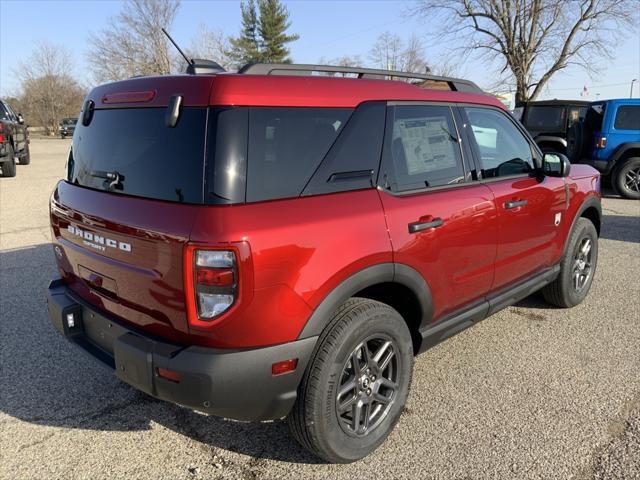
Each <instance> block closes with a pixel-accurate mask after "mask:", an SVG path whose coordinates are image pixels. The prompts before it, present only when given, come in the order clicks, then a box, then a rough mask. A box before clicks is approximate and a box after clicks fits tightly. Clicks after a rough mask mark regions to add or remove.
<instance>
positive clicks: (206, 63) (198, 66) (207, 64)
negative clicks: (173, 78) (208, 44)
mask: <svg viewBox="0 0 640 480" xmlns="http://www.w3.org/2000/svg"><path fill="white" fill-rule="evenodd" d="M162 33H164V34H165V35H166V36H167V38H168V39H169V40H171V43H173V46H174V47H176V49H177V50H178V52H180V55H182V58H184V59H185V60H186V61H187V73H188V74H190V75H207V74H208V75H214V74H217V73H222V72H224V71H225V69H224V68H222V67H221V66H220V65H219V64H217V63H216V62H214V61H212V60H204V59H199V58H198V59H193V58H192V59H191V60H189V58H188V57H187V55H186V54H185V53H184V52H183V51H182V49H181V48H180V47H179V46H178V44H177V43H176V42H175V40H174V39H173V38H171V35H169V32H167V31H166V30H165V29H164V28H163V29H162Z"/></svg>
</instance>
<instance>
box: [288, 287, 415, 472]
mask: <svg viewBox="0 0 640 480" xmlns="http://www.w3.org/2000/svg"><path fill="white" fill-rule="evenodd" d="M386 342H391V343H390V344H388V345H387V346H386V350H383V349H381V347H382V345H386ZM364 345H366V346H367V348H368V349H369V350H368V351H370V350H374V352H375V353H380V352H382V353H381V357H382V358H380V359H379V360H380V364H383V365H382V366H383V369H382V373H381V374H380V372H379V371H378V370H377V367H376V368H374V366H373V365H374V364H372V363H369V364H366V363H364V362H363V360H362V358H360V357H359V355H362V356H364V353H363V348H362V347H363V346H364ZM387 357H389V358H388V359H387ZM369 358H370V359H371V360H375V356H374V355H373V354H370V355H369ZM354 362H355V363H354ZM385 363H386V366H385V365H384V364H385ZM356 364H357V367H358V368H357V372H356ZM380 364H376V365H378V366H380ZM367 372H368V373H367ZM412 373H413V344H412V341H411V335H410V333H409V329H408V328H407V325H406V323H405V322H404V320H403V319H402V317H401V316H400V314H399V313H398V312H397V311H396V310H394V309H393V308H391V307H390V306H388V305H385V304H384V303H380V302H376V301H373V300H368V299H364V298H352V299H350V300H348V301H347V302H345V303H344V304H343V305H342V306H341V307H340V308H339V309H338V311H337V312H336V313H335V314H334V316H333V318H332V319H331V322H330V323H329V325H328V326H327V327H326V328H325V330H324V331H323V333H322V335H321V336H320V338H319V339H318V344H317V345H316V348H315V350H314V353H313V355H312V357H311V360H310V362H309V365H308V367H307V370H306V371H305V374H304V376H303V378H302V382H301V383H300V386H299V388H298V398H297V400H296V403H295V405H294V407H293V410H292V411H291V413H290V414H289V417H288V423H289V427H290V429H291V432H292V434H293V436H294V437H295V438H296V440H298V442H300V444H301V445H302V446H303V447H305V448H306V449H307V450H309V451H310V452H312V453H313V454H315V455H317V456H318V457H320V458H322V459H323V460H325V461H327V462H331V463H350V462H353V461H356V460H359V459H361V458H363V457H365V456H367V455H368V454H369V453H371V452H373V451H374V450H375V449H376V448H378V447H379V446H380V445H381V444H382V443H383V442H384V441H385V440H386V438H387V436H388V435H389V433H390V432H391V431H392V430H393V428H394V427H395V425H396V423H397V422H398V419H399V418H400V414H401V413H402V410H403V408H404V405H405V402H406V400H407V396H408V393H409V387H410V384H411V375H412ZM376 375H377V376H376ZM390 378H391V379H393V380H395V382H391V381H387V380H389V379H390ZM391 383H394V384H395V385H396V388H395V389H391V387H385V386H384V385H386V384H391ZM350 385H353V386H352V387H351V389H349V386H350ZM340 390H345V393H344V394H339V392H340ZM389 390H391V392H390V391H389ZM387 397H388V398H387ZM338 398H340V399H341V403H342V405H350V406H351V407H347V408H345V409H344V411H343V412H342V413H339V411H338ZM345 399H347V400H345ZM378 399H384V401H387V402H388V403H386V404H385V403H380V401H379V400H378ZM365 402H371V403H370V404H368V405H370V406H369V407H366V406H362V407H360V408H359V407H358V406H360V405H363V404H365ZM358 410H359V411H360V412H361V413H360V416H359V417H358V416H357V415H356V411H358ZM362 413H364V415H365V417H362ZM376 415H377V416H376ZM358 418H367V419H368V421H370V422H371V423H370V424H369V428H367V427H366V426H365V422H364V421H363V422H360V421H359V420H358ZM355 425H357V428H358V429H359V430H360V431H359V432H356V431H355V429H354V428H353V427H354V426H355Z"/></svg>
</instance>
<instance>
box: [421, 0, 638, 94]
mask: <svg viewBox="0 0 640 480" xmlns="http://www.w3.org/2000/svg"><path fill="white" fill-rule="evenodd" d="M420 3H421V4H420V6H419V9H418V11H419V12H420V13H422V14H423V15H425V16H427V15H428V16H429V17H431V18H433V17H434V14H437V13H439V14H441V20H443V21H442V24H443V25H446V27H445V28H447V31H444V30H443V31H442V33H443V35H444V38H447V37H449V38H451V37H452V36H455V37H456V38H458V39H463V41H464V43H465V44H466V47H467V48H466V50H467V53H469V51H471V50H474V49H478V51H481V52H483V53H485V54H488V56H489V57H490V58H492V59H498V60H500V61H501V62H502V63H503V65H502V68H501V72H500V73H501V74H505V73H507V74H508V75H509V77H510V81H511V82H513V83H515V86H516V101H517V102H524V101H527V100H534V99H535V98H536V97H537V96H538V95H539V94H540V92H542V90H543V89H544V87H545V85H546V84H547V82H548V81H549V79H550V78H551V77H552V76H553V75H554V74H556V73H557V72H559V71H561V70H563V69H565V68H567V67H568V66H570V65H578V66H580V67H583V68H585V69H586V70H588V71H593V69H594V68H595V67H596V66H597V64H600V63H601V62H600V61H598V62H595V61H594V60H593V58H594V55H595V54H596V53H597V54H599V55H600V58H601V57H602V56H605V57H606V56H608V51H609V50H608V49H607V47H608V46H611V45H612V44H613V42H615V41H616V37H617V35H618V34H619V32H621V31H624V30H623V28H621V27H623V26H624V25H625V24H630V22H631V18H632V17H633V15H631V12H633V11H634V9H637V6H638V3H637V1H636V0H572V1H562V0H420Z"/></svg>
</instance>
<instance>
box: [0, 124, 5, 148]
mask: <svg viewBox="0 0 640 480" xmlns="http://www.w3.org/2000/svg"><path fill="white" fill-rule="evenodd" d="M0 143H4V124H3V123H2V122H0Z"/></svg>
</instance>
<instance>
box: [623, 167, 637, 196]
mask: <svg viewBox="0 0 640 480" xmlns="http://www.w3.org/2000/svg"><path fill="white" fill-rule="evenodd" d="M624 186H625V187H626V188H627V190H629V191H630V192H636V193H640V167H636V168H631V169H629V171H628V172H626V173H625V175H624Z"/></svg>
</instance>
